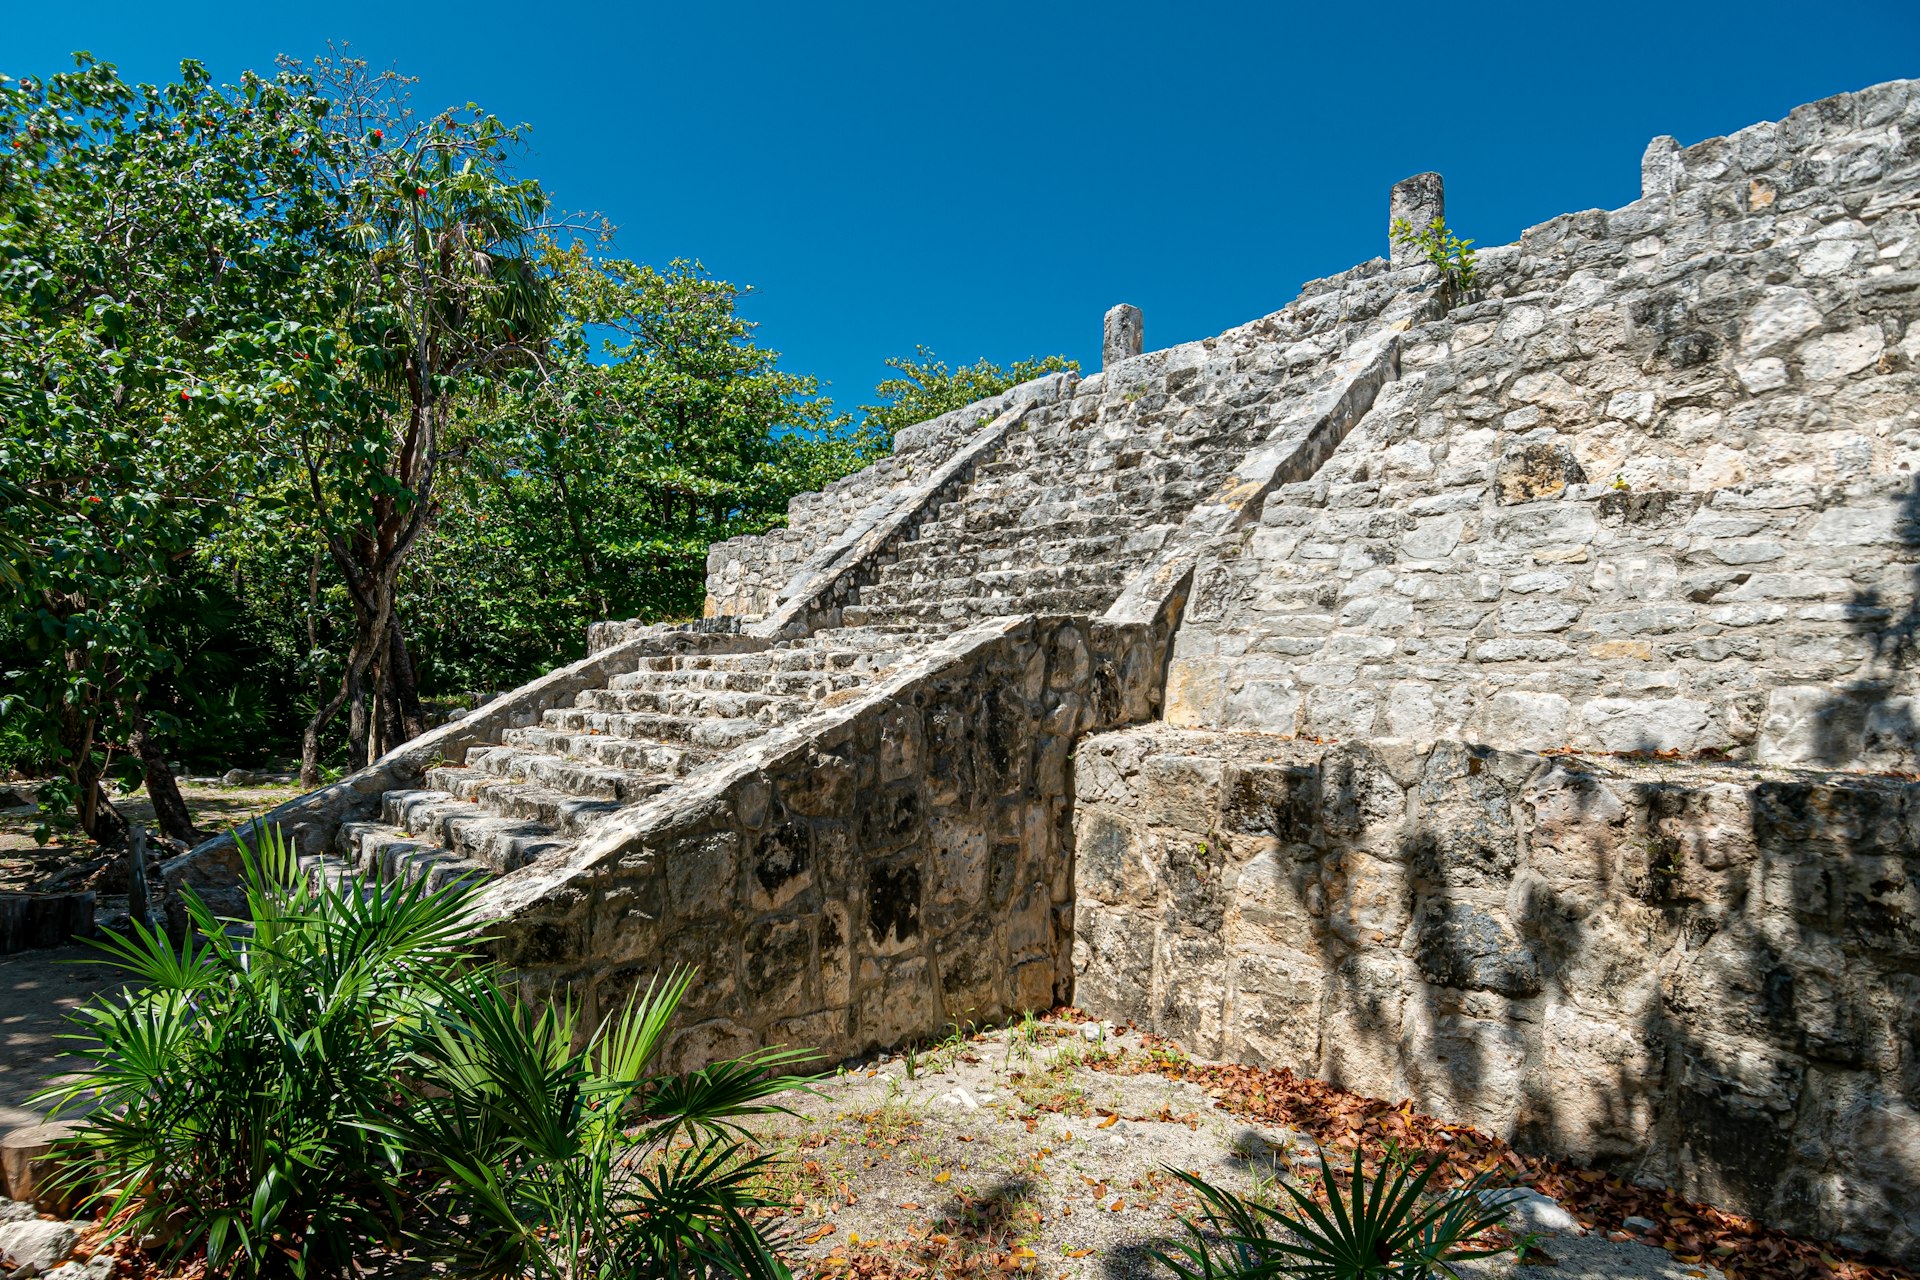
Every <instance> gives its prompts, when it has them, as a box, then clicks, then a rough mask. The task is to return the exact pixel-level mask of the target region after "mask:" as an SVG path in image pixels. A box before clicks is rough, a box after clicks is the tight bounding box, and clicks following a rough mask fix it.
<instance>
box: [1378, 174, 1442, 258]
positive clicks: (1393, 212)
mask: <svg viewBox="0 0 1920 1280" xmlns="http://www.w3.org/2000/svg"><path fill="white" fill-rule="evenodd" d="M1446 216H1447V193H1446V188H1445V186H1444V185H1443V184H1442V181H1441V178H1440V175H1439V174H1437V173H1416V174H1414V175H1413V176H1412V177H1411V178H1402V179H1400V181H1398V182H1396V183H1394V184H1393V194H1392V195H1391V196H1389V197H1388V199H1387V223H1388V225H1389V226H1391V225H1392V224H1393V223H1395V222H1397V221H1399V220H1400V219H1402V218H1404V219H1406V220H1407V222H1408V223H1409V224H1410V225H1411V226H1412V227H1413V229H1414V230H1415V231H1425V230H1426V229H1427V228H1428V227H1430V226H1432V225H1433V221H1434V219H1435V218H1439V219H1441V220H1442V221H1444V220H1445V219H1446ZM1387 243H1388V245H1389V246H1390V250H1389V261H1391V262H1392V263H1393V265H1394V266H1396V267H1408V266H1412V265H1414V264H1415V263H1418V262H1421V261H1423V260H1424V259H1422V257H1421V255H1420V251H1419V250H1418V249H1416V248H1414V247H1413V246H1412V245H1398V244H1394V243H1393V240H1392V238H1391V236H1389V238H1388V241H1387Z"/></svg>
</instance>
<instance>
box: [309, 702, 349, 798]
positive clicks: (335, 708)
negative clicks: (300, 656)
mask: <svg viewBox="0 0 1920 1280" xmlns="http://www.w3.org/2000/svg"><path fill="white" fill-rule="evenodd" d="M346 701H347V678H346V677H345V676H344V675H343V676H341V677H340V691H339V692H338V693H336V694H334V695H333V697H332V698H331V699H329V700H328V701H327V703H326V704H325V705H324V706H322V707H321V708H320V710H319V711H317V712H315V713H314V716H313V719H311V720H309V721H307V728H306V732H305V733H302V734H301V735H300V785H301V786H303V787H305V788H306V789H307V790H309V791H311V790H312V789H313V788H315V787H317V786H319V785H320V735H321V734H322V733H325V732H326V729H327V726H328V725H329V724H332V723H333V718H334V717H335V716H337V715H339V714H340V708H341V707H343V706H345V705H346Z"/></svg>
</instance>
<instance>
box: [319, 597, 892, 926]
mask: <svg viewBox="0 0 1920 1280" xmlns="http://www.w3.org/2000/svg"><path fill="white" fill-rule="evenodd" d="M925 633H926V629H923V628H919V627H913V626H907V627H846V628H840V629H838V630H835V631H831V632H825V633H822V634H820V635H818V636H815V637H811V638H808V639H804V640H795V641H789V642H784V643H779V644H775V645H774V646H772V647H771V648H768V649H765V650H761V651H758V652H749V653H678V654H671V655H661V656H655V657H648V658H644V659H642V660H641V667H640V669H639V670H637V671H633V672H628V673H624V674H620V675H615V676H613V677H612V678H611V679H609V680H608V681H607V682H606V683H605V684H604V685H602V686H600V687H596V688H589V689H584V690H581V691H580V692H578V693H576V694H574V695H573V697H572V698H571V700H570V702H571V705H567V706H561V707H555V708H551V709H549V710H546V711H544V712H542V713H541V715H540V719H539V723H537V724H533V725H529V726H526V727H521V728H511V729H507V730H505V731H504V732H503V733H501V734H500V735H498V736H499V739H500V740H499V741H498V742H497V743H485V744H481V745H476V746H470V747H468V748H467V749H466V750H465V752H464V754H463V758H462V759H461V760H460V761H459V762H457V763H456V762H452V761H441V762H438V763H434V764H431V765H430V766H429V767H428V768H427V769H426V770H425V773H424V777H423V778H422V779H421V781H422V782H423V783H424V785H423V786H420V787H417V788H403V789H396V790H391V791H387V792H385V793H384V794H383V795H382V796H381V797H380V799H379V807H378V814H377V816H376V817H375V818H374V819H372V820H370V821H358V822H345V823H342V824H341V825H340V827H339V830H338V833H337V834H336V836H335V837H334V840H333V844H332V847H331V848H330V849H329V850H327V851H326V852H325V853H322V854H320V855H318V856H315V857H310V858H309V860H308V865H309V869H310V871H311V872H312V873H313V874H315V875H320V876H324V877H327V878H329V879H331V880H333V881H335V882H336V883H337V882H340V881H342V880H345V879H348V878H352V877H364V878H367V879H374V880H406V881H411V880H416V879H425V880H426V881H427V883H428V885H429V886H430V887H433V888H439V887H441V886H444V885H448V884H454V883H477V882H479V881H484V880H486V879H489V878H491V877H494V876H498V875H502V874H505V873H506V872H509V871H514V870H517V869H519V868H521V867H524V866H526V865H528V864H530V863H534V862H539V861H541V860H543V859H549V858H551V857H553V856H554V855H555V854H557V853H559V852H561V851H563V850H565V849H567V848H570V847H571V846H572V845H573V844H574V843H575V842H577V841H578V840H579V839H580V838H582V837H583V836H585V835H586V834H587V833H588V832H589V831H590V830H592V829H593V828H594V827H596V826H597V825H599V824H600V823H602V822H604V821H605V820H606V819H608V818H609V817H611V816H612V815H614V814H616V813H618V812H619V811H621V810H623V809H627V808H630V807H632V806H634V805H637V804H640V803H642V802H644V801H646V800H648V799H650V798H652V797H654V796H656V795H658V794H659V793H660V792H662V791H664V790H666V789H667V788H668V787H670V786H672V785H674V784H675V783H676V782H679V781H681V780H682V779H684V778H687V777H688V776H690V775H692V774H694V773H695V772H696V771H698V770H699V769H701V768H702V767H703V766H706V765H708V764H709V763H712V762H713V761H716V760H718V759H720V758H722V757H724V756H726V755H727V754H728V753H729V752H731V751H733V750H735V749H737V748H739V747H742V746H745V745H747V744H748V743H751V742H753V741H755V740H756V739H759V738H761V737H763V736H764V735H766V734H767V733H769V732H771V731H772V730H773V729H775V728H776V727H778V726H781V725H785V724H791V723H793V722H794V721H797V720H800V719H802V718H804V717H806V716H807V715H809V714H811V713H813V712H815V711H818V710H820V709H823V708H826V707H830V706H833V705H835V704H836V703H837V702H841V701H844V700H846V699H848V698H851V697H853V696H856V693H857V691H858V690H860V689H861V688H863V687H864V686H866V685H867V684H869V683H871V682H872V681H873V680H874V679H875V678H876V677H878V676H880V675H882V674H883V673H885V672H886V671H887V670H888V669H889V668H890V667H892V666H893V665H894V664H895V663H896V662H897V661H898V660H899V658H900V657H901V656H902V655H903V654H904V653H907V652H910V651H911V650H912V649H913V648H914V646H915V645H917V644H919V643H921V642H922V641H923V640H924V639H925Z"/></svg>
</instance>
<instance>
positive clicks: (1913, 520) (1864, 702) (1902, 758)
mask: <svg viewBox="0 0 1920 1280" xmlns="http://www.w3.org/2000/svg"><path fill="white" fill-rule="evenodd" d="M1892 532H1893V537H1894V539H1895V541H1896V543H1897V545H1898V547H1899V552H1897V553H1896V554H1897V555H1898V557H1899V559H1900V560H1902V561H1904V562H1905V563H1906V564H1907V566H1908V567H1907V570H1906V572H1907V582H1906V584H1905V588H1904V590H1903V591H1900V592H1899V593H1898V595H1899V596H1900V597H1904V598H1892V597H1890V596H1889V594H1888V593H1885V592H1883V591H1881V590H1880V589H1879V588H1877V587H1865V588H1860V589H1857V590H1855V592H1854V593H1853V599H1852V600H1851V601H1849V602H1848V604H1847V606H1846V607H1847V615H1846V616H1847V624H1848V626H1849V627H1850V628H1851V629H1852V630H1853V632H1854V634H1856V635H1858V636H1860V637H1861V638H1863V639H1864V640H1865V641H1866V642H1867V644H1868V645H1870V646H1871V650H1872V659H1871V662H1870V664H1869V666H1868V668H1867V670H1866V672H1865V673H1864V674H1863V675H1861V676H1859V677H1857V678H1855V679H1854V680H1852V681H1849V682H1848V683H1846V684H1845V685H1843V686H1842V687H1841V688H1840V689H1839V690H1837V691H1819V690H1814V689H1806V690H1803V691H1801V695H1800V696H1801V698H1802V699H1804V702H1805V704H1806V705H1805V710H1804V714H1805V716H1806V720H1805V727H1804V729H1803V735H1804V736H1803V738H1802V741H1801V742H1800V743H1797V744H1793V746H1794V747H1796V748H1797V749H1796V750H1794V751H1793V752H1792V754H1793V755H1794V757H1795V758H1798V759H1800V760H1803V761H1805V762H1806V763H1810V764H1818V765H1824V766H1827V767H1830V768H1842V767H1849V766H1851V767H1855V768H1858V767H1861V766H1862V765H1864V766H1865V767H1868V768H1875V767H1889V766H1891V767H1895V768H1911V767H1913V761H1914V758H1915V754H1916V750H1920V713H1917V712H1916V708H1915V706H1914V698H1913V695H1912V693H1911V691H1910V690H1911V685H1912V683H1913V681H1912V673H1913V672H1914V670H1915V667H1916V662H1917V661H1920V477H1916V478H1915V480H1914V481H1913V482H1912V484H1911V485H1909V487H1908V488H1907V490H1906V491H1905V492H1904V493H1901V494H1900V495H1899V497H1898V498H1897V500H1896V502H1895V505H1894V517H1893V530H1892Z"/></svg>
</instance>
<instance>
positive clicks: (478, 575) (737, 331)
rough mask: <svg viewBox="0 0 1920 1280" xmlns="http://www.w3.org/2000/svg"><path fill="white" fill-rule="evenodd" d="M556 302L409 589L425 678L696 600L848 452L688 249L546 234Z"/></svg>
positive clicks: (474, 676)
mask: <svg viewBox="0 0 1920 1280" xmlns="http://www.w3.org/2000/svg"><path fill="white" fill-rule="evenodd" d="M542 269H543V270H545V271H548V272H550V273H551V275H552V277H553V279H554V280H555V282H556V286H557V288H558V290H559V307H560V310H561V311H562V313H563V315H564V320H563V324H562V326H561V331H560V335H559V336H557V337H556V339H555V341H554V343H553V344H552V345H551V347H550V348H549V350H548V352H547V353H546V355H545V358H544V360H543V369H544V374H545V376H543V377H542V378H540V379H539V380H538V381H537V382H528V383H526V384H525V385H523V386H521V387H519V388H518V389H516V390H515V391H514V392H513V393H511V394H508V395H504V396H502V397H500V398H499V399H498V400H497V401H496V402H495V404H494V405H493V407H492V410H491V413H492V416H493V421H491V422H489V423H487V424H485V425H484V426H476V427H475V429H474V430H473V431H472V433H471V435H470V437H469V439H470V442H471V447H470V448H469V449H468V451H467V452H466V453H465V454H464V455H463V459H462V465H461V467H460V469H459V472H458V474H457V476H455V477H454V478H453V483H452V484H451V485H450V486H448V487H447V488H445V489H444V490H443V495H442V505H441V510H440V515H439V519H438V525H437V529H436V533H435V537H434V539H433V541H432V543H431V544H430V545H428V546H427V547H426V548H425V549H424V550H423V553H422V555H421V557H420V561H419V563H418V565H417V567H416V569H415V570H414V571H413V573H412V576H411V578H410V586H409V589H408V591H407V593H406V609H407V612H408V616H409V617H410V618H411V619H413V620H414V626H415V627H416V628H417V634H418V635H419V636H421V637H422V645H421V648H422V650H423V652H425V653H427V654H429V655H431V656H430V657H429V658H428V659H427V663H428V665H429V666H430V668H431V671H430V677H431V678H432V679H434V680H435V681H436V682H437V683H441V684H443V685H445V684H448V683H453V684H456V685H458V684H460V683H463V682H464V683H466V684H467V685H468V687H472V686H473V685H484V686H489V687H492V686H497V685H498V684H500V683H506V682H511V681H512V680H515V679H520V678H525V677H526V676H527V675H530V674H533V673H534V672H535V671H537V670H540V669H542V668H543V667H545V666H549V665H552V664H553V663H554V662H557V661H561V660H563V659H565V658H567V657H569V656H574V655H576V654H577V653H578V651H579V649H578V646H580V645H581V643H582V642H583V630H584V625H585V623H587V622H590V621H594V620H596V619H600V618H608V617H636V616H637V617H645V618H663V617H684V616H687V615H688V614H690V613H693V612H695V611H696V610H697V609H698V608H699V604H700V599H701V596H702V594H703V591H704V571H705V564H706V553H707V548H708V546H709V545H710V544H711V543H712V542H714V541H715V540H717V539H722V538H729V537H734V536H736V535H738V534H744V533H760V532H763V531H765V530H766V529H768V528H770V527H772V526H773V525H775V524H777V523H779V522H780V521H781V520H782V519H783V518H784V515H785V511H786V503H787V500H788V499H789V498H791V497H792V496H793V495H794V494H796V493H800V492H803V491H805V490H807V489H813V488H818V487H819V486H820V485H822V484H825V483H827V482H829V481H831V480H833V479H836V478H838V477H839V476H841V475H844V474H846V473H847V472H848V471H850V470H853V469H855V468H857V467H858V466H859V465H860V461H859V459H858V457H857V455H856V453H855V451H854V450H853V448H852V447H851V446H850V443H849V440H848V437H847V434H846V427H847V419H846V417H845V416H844V415H836V414H835V413H834V412H833V408H832V405H831V402H829V401H828V400H826V399H825V398H823V397H821V396H820V395H819V394H818V384H817V383H816V382H815V380H814V379H812V378H810V377H803V376H800V375H797V374H792V373H789V372H787V371H785V370H783V369H781V368H780V367H779V363H778V361H779V355H778V353H777V352H774V351H770V350H768V349H766V348H764V347H762V346H760V345H758V344H757V343H756V342H755V341H754V338H753V326H752V324H751V323H750V322H748V321H747V320H745V319H744V318H743V317H741V315H740V314H739V311H738V309H737V304H738V302H739V300H740V298H741V297H742V296H744V295H745V294H746V293H747V292H748V291H747V290H746V289H744V288H742V287H740V286H738V285H735V284H732V283H729V282H727V281H725V280H719V279H715V278H714V277H713V276H711V275H710V274H708V273H707V271H706V270H705V269H704V268H703V267H702V266H701V265H700V264H699V263H697V262H688V261H675V262H673V263H672V264H670V265H669V266H668V267H667V268H666V269H665V270H657V269H655V268H653V267H649V266H644V265H642V264H639V263H635V262H630V261H626V260H622V259H596V258H594V257H592V256H590V255H588V254H587V253H586V252H585V250H584V248H583V247H582V246H577V245H576V246H574V247H573V248H572V249H562V248H560V247H558V246H551V245H550V246H548V247H547V249H546V251H545V252H544V253H543V255H542Z"/></svg>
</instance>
